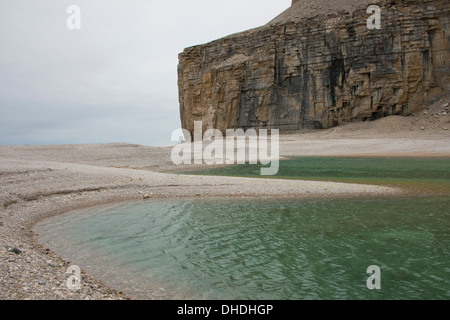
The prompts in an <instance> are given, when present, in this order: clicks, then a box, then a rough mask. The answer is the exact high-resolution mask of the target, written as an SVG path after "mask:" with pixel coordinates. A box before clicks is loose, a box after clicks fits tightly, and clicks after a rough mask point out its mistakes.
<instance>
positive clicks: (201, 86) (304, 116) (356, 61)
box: [178, 0, 450, 132]
mask: <svg viewBox="0 0 450 320" xmlns="http://www.w3.org/2000/svg"><path fill="white" fill-rule="evenodd" d="M370 4H376V5H378V6H379V7H380V8H381V29H369V28H368V26H367V20H368V18H369V17H370V16H371V14H370V13H367V8H368V6H369V5H370ZM449 40H450V2H449V1H448V0H423V1H411V0H381V1H368V0H335V1H328V0H315V1H309V0H294V1H293V4H292V6H291V7H290V8H289V9H288V10H286V11H285V12H284V13H282V14H281V15H280V16H278V17H277V18H275V19H274V20H273V21H271V22H269V23H268V24H267V25H265V26H262V27H260V28H256V29H252V30H249V31H246V32H242V33H238V34H234V35H231V36H228V37H225V38H222V39H219V40H216V41H213V42H211V43H207V44H204V45H199V46H194V47H190V48H187V49H185V50H184V52H182V53H181V54H180V55H179V66H178V75H179V79H178V82H179V99H180V112H181V120H182V126H183V128H184V129H187V130H189V131H191V132H192V130H193V124H194V121H200V120H202V121H203V123H204V128H203V129H204V130H206V129H210V128H215V129H219V130H221V131H223V132H224V131H225V129H228V128H234V129H235V128H243V129H248V128H255V129H258V128H277V129H280V130H282V131H283V130H284V131H287V130H297V129H302V128H329V127H332V126H336V125H340V124H343V123H346V122H355V121H366V120H372V119H377V118H380V117H383V116H388V115H393V114H396V115H410V114H412V113H415V112H418V111H420V110H421V109H423V108H424V106H425V104H426V103H428V102H430V101H432V100H433V99H435V98H437V97H438V96H439V95H441V94H442V93H443V92H445V91H446V90H448V89H449V87H450V86H449V83H450V82H449V80H450V68H449V64H450V48H449Z"/></svg>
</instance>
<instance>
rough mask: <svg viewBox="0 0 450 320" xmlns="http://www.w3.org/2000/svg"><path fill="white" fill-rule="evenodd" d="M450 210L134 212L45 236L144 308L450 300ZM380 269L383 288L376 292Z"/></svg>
mask: <svg viewBox="0 0 450 320" xmlns="http://www.w3.org/2000/svg"><path fill="white" fill-rule="evenodd" d="M449 207H450V199H449V198H447V197H434V198H431V197H428V198H415V199H406V198H405V199H372V200H367V199H360V200H286V199H280V200H270V201H269V200H267V201H261V200H255V199H246V200H244V199H240V200H236V199H232V200H225V199H209V200H168V201H162V200H161V201H150V202H145V203H142V202H141V203H128V204H121V205H115V206H109V207H103V208H100V209H96V210H90V211H89V212H88V211H84V212H76V213H71V214H67V215H63V216H59V217H56V218H53V219H50V220H48V221H46V222H44V223H43V224H41V225H39V226H37V232H38V233H39V234H40V235H41V240H42V242H43V243H45V244H46V245H47V246H48V247H50V248H51V249H52V250H54V251H55V252H56V253H58V254H60V255H62V256H63V257H65V258H66V259H68V260H70V261H73V262H74V263H77V264H79V265H80V266H81V267H82V268H85V269H87V270H88V271H89V272H91V273H92V274H93V275H95V276H97V277H99V278H100V279H102V280H104V281H105V282H106V283H107V284H110V285H114V286H116V287H118V288H121V290H123V291H124V292H132V293H134V294H135V295H137V296H138V297H141V298H150V297H153V298H168V297H170V298H179V299H183V298H188V299H448V298H450V284H449V280H448V279H449V278H450V277H449V275H450V265H449V261H450V260H449V245H450V233H449V230H450V228H449V227H450V219H449V218H450V216H449V215H450V213H449V210H448V208H449ZM370 265H378V266H379V267H380V268H381V271H382V289H381V290H379V291H370V290H368V289H367V287H366V280H367V278H368V277H369V275H368V274H366V270H367V267H369V266H370Z"/></svg>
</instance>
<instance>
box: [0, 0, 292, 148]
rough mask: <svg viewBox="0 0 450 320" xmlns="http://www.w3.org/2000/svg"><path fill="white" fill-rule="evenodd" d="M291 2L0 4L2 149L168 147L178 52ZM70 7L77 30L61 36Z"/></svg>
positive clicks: (56, 0)
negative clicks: (75, 10)
mask: <svg viewBox="0 0 450 320" xmlns="http://www.w3.org/2000/svg"><path fill="white" fill-rule="evenodd" d="M290 4H291V0H278V1H274V0H246V1H242V0H228V1H218V0H192V1H186V0H176V1H168V0H165V1H163V0H146V1H145V0H38V1H37V0H1V1H0V144H60V143H107V142H130V143H139V144H145V145H168V144H170V135H171V133H172V131H173V130H175V129H177V128H179V127H180V120H179V105H178V89H177V65H178V53H180V52H181V51H182V50H183V49H184V48H185V47H189V46H192V45H196V44H201V43H205V42H209V41H212V40H215V39H218V38H221V37H223V36H226V35H228V34H231V33H235V32H239V31H244V30H246V29H249V28H253V27H257V26H260V25H263V24H265V23H267V22H268V21H270V20H271V19H272V18H274V17H275V16H276V15H278V14H279V13H281V12H282V11H284V10H285V9H287V8H288V7H289V6H290ZM70 5H78V6H79V7H80V8H81V30H69V29H68V28H67V27H66V20H67V18H68V17H69V14H67V13H66V9H67V7H68V6H70Z"/></svg>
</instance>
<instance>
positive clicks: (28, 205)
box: [0, 144, 401, 300]
mask: <svg viewBox="0 0 450 320" xmlns="http://www.w3.org/2000/svg"><path fill="white" fill-rule="evenodd" d="M170 152H171V148H157V147H144V146H139V145H131V144H105V145H61V146H0V244H1V245H0V286H1V290H0V299H2V300H10V299H18V300H23V299H34V300H44V299H45V300H47V299H64V300H85V299H92V300H110V299H112V300H119V299H133V297H129V296H126V295H125V294H123V293H122V292H118V291H117V290H115V289H114V288H109V287H107V286H105V285H104V284H102V283H101V282H100V281H98V280H96V279H95V278H93V277H92V276H90V275H89V274H86V273H85V272H84V271H83V270H82V273H81V277H82V286H81V289H80V290H77V291H71V290H69V289H68V288H67V285H66V281H67V279H68V277H69V276H70V275H69V274H67V273H66V271H67V268H68V267H69V266H70V265H73V264H76V261H65V260H63V259H62V258H60V257H58V256H56V255H55V254H54V253H53V252H52V251H51V250H50V249H49V248H45V247H44V246H42V245H41V244H40V243H39V238H38V236H37V234H36V233H35V232H34V230H33V226H34V225H35V224H36V223H38V222H40V221H42V220H43V219H45V218H48V217H51V216H55V215H58V214H62V213H66V212H70V211H74V210H78V209H83V208H89V207H93V206H98V205H103V204H110V203H114V202H122V201H131V200H137V201H145V200H146V199H160V198H162V199H164V198H196V197H266V198H267V197H342V196H352V197H353V196H360V195H366V196H373V195H380V194H384V195H389V194H391V195H396V194H398V193H399V192H401V190H398V189H394V188H388V187H381V186H370V185H359V184H344V183H334V182H315V181H297V180H276V179H251V178H232V177H205V176H189V175H182V174H178V173H177V171H176V170H180V169H187V167H186V168H180V167H175V166H174V165H173V164H172V163H171V161H170ZM157 298H158V297H156V296H155V299H157Z"/></svg>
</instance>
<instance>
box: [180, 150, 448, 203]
mask: <svg viewBox="0 0 450 320" xmlns="http://www.w3.org/2000/svg"><path fill="white" fill-rule="evenodd" d="M186 173H188V174H199V175H217V176H238V177H256V178H260V177H261V175H260V165H248V164H247V165H236V166H228V167H221V168H214V169H206V170H191V171H189V172H186ZM263 178H264V179H267V178H277V179H280V178H281V179H306V180H327V181H339V182H352V183H369V184H378V185H394V186H400V187H404V188H408V189H410V190H412V191H416V192H418V193H420V194H424V193H431V194H433V195H435V194H440V195H447V196H448V195H450V159H449V158H405V157H393V158H392V157H390V158H383V157H379V158H367V157H301V158H292V159H290V160H286V161H280V169H279V172H278V174H277V175H276V176H272V177H267V176H266V177H263Z"/></svg>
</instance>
